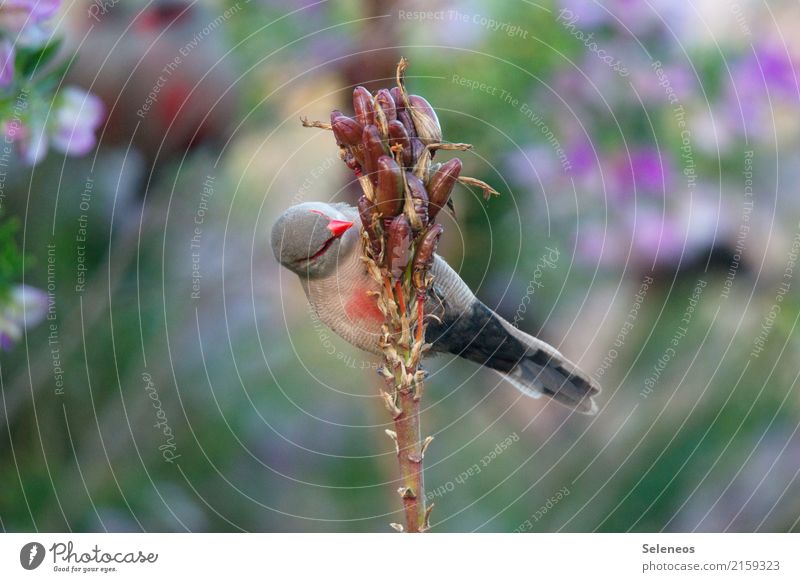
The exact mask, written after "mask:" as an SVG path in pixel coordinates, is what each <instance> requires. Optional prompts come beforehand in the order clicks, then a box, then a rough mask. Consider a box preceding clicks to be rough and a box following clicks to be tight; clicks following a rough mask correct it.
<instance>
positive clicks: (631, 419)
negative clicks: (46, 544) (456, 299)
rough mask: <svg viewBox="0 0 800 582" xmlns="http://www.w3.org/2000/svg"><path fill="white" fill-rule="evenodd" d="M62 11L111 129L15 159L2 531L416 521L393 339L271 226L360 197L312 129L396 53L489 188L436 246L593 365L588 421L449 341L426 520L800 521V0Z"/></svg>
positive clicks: (460, 524)
mask: <svg viewBox="0 0 800 582" xmlns="http://www.w3.org/2000/svg"><path fill="white" fill-rule="evenodd" d="M64 4H65V6H64V9H63V12H62V13H61V14H60V15H59V16H58V30H59V31H60V33H62V34H63V35H64V36H65V38H66V44H65V48H64V49H63V50H64V51H65V55H71V54H72V53H73V52H77V54H78V57H77V59H76V61H75V62H74V63H73V65H72V66H71V67H70V69H69V72H68V73H67V75H68V79H69V81H70V82H71V83H73V84H77V85H79V86H81V87H83V88H85V89H86V90H89V91H92V92H94V93H96V94H97V95H98V96H99V97H100V98H101V99H102V100H103V103H104V104H105V107H106V110H107V123H106V125H105V126H104V127H103V128H102V129H101V130H100V131H99V133H98V140H99V145H98V146H97V148H96V149H95V150H93V151H92V152H91V153H89V154H88V155H86V156H84V157H79V158H75V157H71V158H67V157H65V156H63V155H61V154H57V153H53V152H51V153H50V154H49V155H48V156H47V158H45V159H44V160H43V161H42V162H41V163H39V164H38V165H36V166H35V167H32V168H31V167H26V166H25V165H24V164H22V163H21V162H17V163H16V164H15V165H13V166H12V168H11V170H10V171H9V174H8V177H7V180H6V182H5V187H4V188H5V189H4V194H5V198H4V199H3V211H4V217H3V220H5V221H7V220H10V219H12V218H15V219H16V220H17V221H18V223H19V225H20V228H19V229H18V231H17V233H16V234H15V235H14V236H15V238H16V240H17V243H18V245H19V246H20V248H21V249H22V251H23V252H24V254H25V257H26V259H25V270H24V275H23V280H24V283H25V284H27V285H31V286H34V287H36V288H39V289H42V290H44V291H45V292H48V291H51V293H50V297H49V303H48V305H49V308H50V311H49V312H48V313H49V315H52V317H49V316H48V318H47V319H45V320H44V321H43V322H41V323H39V324H38V325H36V326H29V329H28V330H27V331H26V334H25V336H24V338H23V340H22V341H20V342H19V343H18V344H17V345H16V346H14V347H13V348H12V349H10V350H8V351H6V352H3V353H2V354H0V390H1V391H2V399H0V476H2V482H1V483H0V525H1V526H2V528H3V530H5V531H32V530H40V531H63V530H72V531H105V530H108V531H141V530H147V531H185V530H192V531H238V530H247V531H323V532H329V531H389V528H388V523H389V522H391V521H400V513H399V508H400V504H399V500H398V499H397V496H396V494H395V493H394V491H395V490H396V487H397V484H396V483H395V482H394V479H395V478H396V467H395V456H394V452H393V446H392V443H391V441H389V439H387V438H386V437H385V435H384V429H385V428H388V427H389V424H388V421H389V419H388V415H387V414H386V412H385V410H384V408H383V406H382V404H381V402H380V400H379V398H378V396H377V394H378V389H379V387H380V383H379V379H378V377H377V375H376V374H375V371H374V370H375V362H374V359H373V358H372V356H369V355H367V354H364V353H361V352H359V351H357V350H355V349H354V348H351V347H350V346H348V345H347V344H345V343H344V342H343V341H342V340H340V339H339V338H337V337H335V336H333V335H332V333H331V332H329V331H328V330H326V329H325V328H323V327H321V325H320V323H319V322H318V321H316V319H315V318H314V317H313V316H312V314H311V313H310V312H309V310H308V306H307V303H306V301H305V297H304V296H303V294H302V291H301V289H300V286H299V283H298V281H297V280H296V278H295V277H294V276H293V275H291V274H290V273H288V272H287V271H281V270H280V269H279V267H278V265H277V263H276V262H275V260H274V259H273V257H272V254H271V252H270V250H269V247H268V233H269V228H270V226H271V224H272V221H273V220H274V218H275V217H276V216H277V215H278V214H279V213H280V212H281V211H282V210H283V209H285V208H286V207H287V206H289V205H290V204H293V203H297V202H300V201H306V200H320V199H321V200H331V199H335V200H349V201H351V202H352V201H354V200H355V195H356V192H357V190H356V186H355V185H354V184H353V183H352V179H351V178H350V177H349V175H348V171H347V170H346V168H345V167H344V165H343V164H341V163H340V162H339V160H338V158H337V151H336V148H335V145H334V143H333V140H332V138H331V136H330V135H329V134H327V133H326V132H321V131H317V130H309V129H303V128H302V127H301V126H300V123H299V117H300V116H308V117H310V118H316V119H323V120H325V119H327V116H328V113H329V111H330V110H331V109H333V108H338V109H342V110H343V111H345V112H349V111H351V105H350V103H349V99H350V94H351V92H352V89H353V87H354V86H356V85H359V84H363V85H365V86H367V87H368V88H370V89H377V88H379V87H383V86H390V85H392V84H393V81H392V78H393V75H394V67H395V64H396V62H397V60H398V59H399V57H400V56H401V55H404V56H406V57H407V58H408V59H409V60H410V62H411V68H410V71H409V74H408V83H409V86H410V88H411V90H412V92H414V93H419V94H421V95H424V96H425V97H426V98H428V100H429V101H430V102H431V103H432V104H433V105H434V107H436V109H437V111H438V113H439V117H440V120H441V122H442V126H443V128H444V134H445V138H446V139H447V140H450V141H454V142H468V143H472V144H474V145H475V149H474V150H473V151H471V152H467V153H464V154H463V155H460V157H461V158H462V159H463V160H464V164H465V171H464V173H465V174H468V175H472V176H475V177H478V178H481V179H483V180H486V181H488V182H489V183H491V184H493V185H494V186H495V187H496V188H497V189H498V190H499V191H500V192H501V193H502V196H501V197H500V198H497V199H493V200H491V201H489V202H484V201H483V200H482V197H481V195H480V192H478V191H474V192H470V191H469V190H466V189H462V190H460V191H459V192H457V193H456V194H455V202H456V210H457V215H458V222H455V221H453V220H452V219H450V218H445V219H443V220H444V224H445V227H446V233H445V236H444V240H443V245H442V247H441V250H440V252H441V254H443V255H444V256H445V257H446V258H447V259H448V260H449V261H450V263H451V264H452V265H453V266H454V267H455V268H457V270H458V271H459V272H460V273H461V275H462V276H463V277H464V279H465V280H466V281H467V282H468V283H469V284H470V285H471V286H472V288H473V289H474V290H475V291H476V294H477V295H478V296H479V297H480V298H481V299H482V300H483V301H484V302H485V303H487V304H488V305H490V306H491V307H493V308H495V309H496V310H498V311H499V312H500V313H501V314H503V315H504V316H505V317H506V318H508V319H509V320H514V321H515V322H516V323H517V324H518V325H519V327H520V328H522V329H524V330H526V331H528V332H531V333H534V334H537V335H539V336H540V337H542V338H543V339H545V340H547V341H549V342H550V343H552V344H554V345H556V346H558V347H559V349H560V350H561V351H562V352H563V353H565V354H566V355H567V356H569V357H570V359H572V360H574V361H576V362H577V363H579V365H580V366H581V367H582V368H584V369H586V370H587V371H589V372H591V373H592V374H593V375H594V376H595V378H597V379H598V380H599V382H600V383H601V384H602V386H603V389H604V391H603V393H602V394H601V395H600V398H599V406H600V412H599V414H598V415H597V416H595V417H584V416H578V415H571V414H570V411H568V410H566V409H563V408H560V407H559V406H557V405H555V404H552V403H548V402H545V401H543V400H539V401H534V400H529V399H526V398H524V397H521V396H520V395H519V394H518V393H517V392H516V391H515V390H514V389H513V388H512V387H511V386H510V385H507V384H504V383H502V382H500V380H499V377H498V376H496V375H494V374H492V373H489V372H487V371H484V370H478V369H477V368H476V367H475V366H474V365H472V364H470V363H467V362H463V361H458V360H455V359H450V358H444V357H440V358H438V359H434V360H431V361H430V363H429V368H430V370H431V372H432V375H431V378H430V381H429V383H428V385H427V390H426V394H425V409H424V413H423V425H424V427H425V429H426V431H427V432H428V433H430V434H432V435H434V436H435V439H436V440H435V441H434V443H433V444H432V445H431V447H430V448H429V449H428V453H427V455H426V465H427V468H426V485H427V488H428V491H429V499H431V500H433V501H434V502H435V504H436V508H435V510H434V514H433V519H432V521H433V526H434V531H440V532H445V531H476V530H477V531H662V530H664V531H790V530H791V531H798V530H800V526H798V523H799V520H800V495H799V493H800V483H798V473H799V472H800V436H798V434H797V432H798V421H799V420H800V398H799V396H798V390H797V384H798V376H799V375H800V372H798V369H799V368H798V361H800V344H799V343H798V341H797V338H796V334H795V328H796V324H797V321H798V317H799V316H800V300H798V294H797V289H798V283H797V281H795V280H794V268H795V266H796V265H795V260H796V259H797V252H798V247H799V246H800V242H798V241H799V240H800V239H798V238H797V237H798V221H800V202H798V201H800V198H798V195H797V194H798V193H797V184H798V177H800V176H798V175H797V174H798V165H797V163H796V160H797V156H798V153H800V147H799V146H800V131H798V130H800V86H798V76H797V73H798V70H799V69H800V67H798V63H800V44H798V40H797V35H796V34H795V35H793V34H792V32H793V31H796V29H797V27H798V25H800V7H798V5H797V3H794V2H788V1H787V2H770V3H769V5H767V4H765V3H761V2H756V1H745V0H740V1H739V2H738V3H719V2H709V1H701V0H698V1H695V2H687V3H673V2H666V1H660V0H659V1H654V2H650V3H641V4H640V3H632V2H625V1H623V0H609V1H607V2H603V3H599V4H596V3H594V2H592V1H587V2H575V1H564V2H557V3H553V2H544V3H542V4H537V3H531V2H524V1H517V0H514V1H510V2H503V3H500V2H489V1H488V0H483V1H475V0H467V1H463V2H448V1H441V0H439V1H429V2H421V1H418V2H417V1H414V2H399V1H398V2H394V1H389V0H379V1H376V2H366V1H345V2H325V1H322V2H311V1H310V0H309V1H297V2H292V1H290V0H283V1H281V0H271V1H269V0H261V1H258V0H252V1H250V2H245V1H244V0H239V1H235V2H234V1H224V2H223V1H218V2H211V1H209V2H190V1H163V2H152V3H147V2H138V3H137V2H130V3H128V2H126V3H124V4H123V3H116V4H115V3H101V4H96V3H92V2H77V1H76V2H69V1H67V2H65V3H64ZM93 5H94V6H100V5H102V6H104V7H105V8H106V10H105V11H104V12H102V13H101V11H100V10H98V9H95V10H94V11H93V10H92V8H91V7H92V6H93ZM420 11H422V12H420ZM65 58H66V57H65ZM176 58H178V59H179V60H178V61H176V60H175V59H176ZM159 80H161V82H160V84H161V86H160V87H159V91H158V93H157V95H156V97H155V98H154V99H153V98H149V97H148V96H149V95H151V93H152V91H153V88H154V87H157V86H159ZM148 99H149V109H148V110H146V111H143V110H142V108H143V107H145V104H147V103H148ZM443 153H444V154H446V152H443ZM87 200H88V202H87ZM82 202H87V204H85V205H82ZM81 229H85V231H86V237H85V238H86V242H85V249H84V248H82V247H81V245H83V244H84V243H83V242H82V241H81V240H79V237H80V236H81V234H80V233H81ZM48 245H52V246H48ZM547 248H550V249H555V250H556V251H557V254H558V260H557V261H554V264H553V265H552V266H544V267H543V266H542V264H541V259H542V257H543V256H547V253H550V252H551V251H548V250H547ZM48 249H53V250H52V253H51V254H48ZM83 252H85V255H83V254H79V253H83ZM79 256H81V257H85V258H84V261H85V262H84V263H83V264H85V266H86V282H85V286H83V287H81V284H80V277H81V274H80V273H79V270H78V269H79V264H81V263H79ZM51 258H52V260H50V259H51ZM53 326H54V327H53ZM59 375H60V376H61V378H60V379H59ZM60 380H63V386H60V385H59V383H60ZM498 451H499V452H498ZM476 467H477V469H476Z"/></svg>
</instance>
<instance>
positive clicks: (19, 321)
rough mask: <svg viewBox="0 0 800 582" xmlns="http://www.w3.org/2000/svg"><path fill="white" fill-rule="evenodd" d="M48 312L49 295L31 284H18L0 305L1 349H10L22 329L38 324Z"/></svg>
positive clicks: (20, 335) (18, 337)
mask: <svg viewBox="0 0 800 582" xmlns="http://www.w3.org/2000/svg"><path fill="white" fill-rule="evenodd" d="M46 313H47V295H46V294H45V292H44V291H42V290H40V289H36V288H35V287H30V286H29V285H16V286H14V287H13V288H12V289H11V293H10V294H9V296H8V297H7V298H5V300H4V304H3V305H1V306H0V349H2V350H5V351H8V350H10V349H11V348H12V347H14V344H15V343H16V342H18V341H19V339H20V338H21V337H22V331H23V330H24V329H26V328H30V327H33V326H34V325H37V324H38V323H39V322H41V321H42V320H43V319H44V316H45V314H46Z"/></svg>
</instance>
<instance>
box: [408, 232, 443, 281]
mask: <svg viewBox="0 0 800 582" xmlns="http://www.w3.org/2000/svg"><path fill="white" fill-rule="evenodd" d="M443 231H444V227H443V226H442V225H441V224H439V223H436V224H432V225H431V226H430V228H429V229H428V231H427V232H426V233H425V234H424V235H422V239H421V240H420V241H419V243H417V251H416V252H415V253H414V264H413V266H412V280H413V283H414V287H415V288H416V289H417V292H422V291H424V290H425V288H426V287H427V286H428V281H427V277H426V276H427V274H428V271H430V269H431V267H433V260H434V256H435V253H436V247H438V246H439V238H440V237H441V236H442V232H443Z"/></svg>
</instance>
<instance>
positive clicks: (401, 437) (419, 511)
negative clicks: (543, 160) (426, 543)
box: [394, 390, 426, 533]
mask: <svg viewBox="0 0 800 582" xmlns="http://www.w3.org/2000/svg"><path fill="white" fill-rule="evenodd" d="M398 398H399V402H398V404H399V407H400V410H401V411H402V412H401V413H400V415H399V416H398V417H397V418H396V419H395V421H394V426H395V432H396V433H397V447H398V449H399V453H398V456H399V462H400V478H401V480H402V486H401V487H400V489H399V493H400V497H401V498H402V500H403V511H404V513H405V518H406V519H405V521H406V528H405V531H407V532H408V533H419V532H421V531H424V528H425V525H426V524H425V487H424V482H423V473H422V440H421V433H420V422H419V409H420V401H419V400H414V394H413V392H412V391H410V390H405V391H399V394H398Z"/></svg>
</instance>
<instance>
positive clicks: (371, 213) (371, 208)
mask: <svg viewBox="0 0 800 582" xmlns="http://www.w3.org/2000/svg"><path fill="white" fill-rule="evenodd" d="M358 215H359V217H360V218H361V227H362V228H363V229H364V232H366V233H367V238H368V239H369V246H370V248H371V249H372V256H373V257H374V258H377V257H378V255H380V253H381V238H380V235H379V234H378V226H377V225H378V215H377V213H376V212H375V205H374V204H373V203H372V202H370V200H369V198H367V197H366V196H364V195H363V194H362V195H361V197H360V198H359V199H358Z"/></svg>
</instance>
